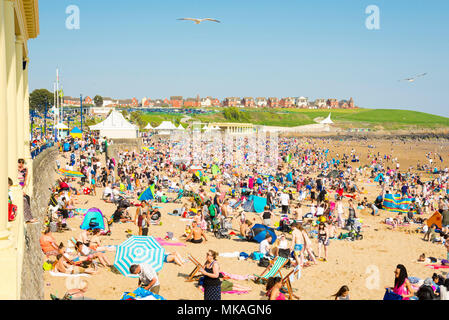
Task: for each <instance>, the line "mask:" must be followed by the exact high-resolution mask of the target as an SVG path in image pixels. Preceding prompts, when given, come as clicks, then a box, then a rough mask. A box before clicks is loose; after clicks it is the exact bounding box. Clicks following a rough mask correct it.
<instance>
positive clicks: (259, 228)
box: [251, 224, 277, 243]
mask: <svg viewBox="0 0 449 320" xmlns="http://www.w3.org/2000/svg"><path fill="white" fill-rule="evenodd" d="M251 230H252V232H253V234H254V237H253V239H254V240H255V241H257V242H259V243H261V242H262V241H263V240H265V237H266V235H267V234H270V235H271V237H272V240H271V243H274V242H275V241H276V238H277V237H276V233H275V232H274V229H273V228H270V227H268V226H266V225H263V224H255V225H254V226H253V227H252V228H251Z"/></svg>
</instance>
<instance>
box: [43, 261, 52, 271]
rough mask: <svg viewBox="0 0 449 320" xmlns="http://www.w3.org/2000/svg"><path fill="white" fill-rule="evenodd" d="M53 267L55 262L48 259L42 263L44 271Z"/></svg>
mask: <svg viewBox="0 0 449 320" xmlns="http://www.w3.org/2000/svg"><path fill="white" fill-rule="evenodd" d="M52 268H53V264H51V263H50V262H48V261H45V262H44V264H43V265H42V269H44V271H50V270H51V269H52Z"/></svg>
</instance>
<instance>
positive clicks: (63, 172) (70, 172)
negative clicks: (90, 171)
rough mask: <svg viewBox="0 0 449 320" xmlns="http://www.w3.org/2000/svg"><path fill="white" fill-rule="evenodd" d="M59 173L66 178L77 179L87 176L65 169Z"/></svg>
mask: <svg viewBox="0 0 449 320" xmlns="http://www.w3.org/2000/svg"><path fill="white" fill-rule="evenodd" d="M58 171H59V173H61V174H63V175H64V176H66V177H75V178H83V177H85V175H84V174H82V173H81V172H79V171H70V170H65V169H59V170H58Z"/></svg>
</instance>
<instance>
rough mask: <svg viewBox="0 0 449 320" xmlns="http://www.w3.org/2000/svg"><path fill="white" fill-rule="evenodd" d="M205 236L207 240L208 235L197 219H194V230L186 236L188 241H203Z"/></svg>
mask: <svg viewBox="0 0 449 320" xmlns="http://www.w3.org/2000/svg"><path fill="white" fill-rule="evenodd" d="M203 238H204V241H207V239H206V235H205V234H204V231H203V229H201V228H200V227H199V226H198V223H197V222H196V221H193V222H192V232H191V233H190V234H189V236H188V237H187V238H186V241H190V242H192V243H202V242H203Z"/></svg>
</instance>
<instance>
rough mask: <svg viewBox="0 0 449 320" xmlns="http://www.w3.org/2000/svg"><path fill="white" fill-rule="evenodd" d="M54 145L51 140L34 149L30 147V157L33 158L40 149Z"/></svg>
mask: <svg viewBox="0 0 449 320" xmlns="http://www.w3.org/2000/svg"><path fill="white" fill-rule="evenodd" d="M54 145H55V143H54V142H53V141H51V142H47V143H46V144H43V145H41V146H39V147H36V148H34V149H31V159H35V158H36V157H37V156H38V155H39V154H40V153H41V152H42V151H44V150H45V149H48V148H51V147H53V146H54Z"/></svg>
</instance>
